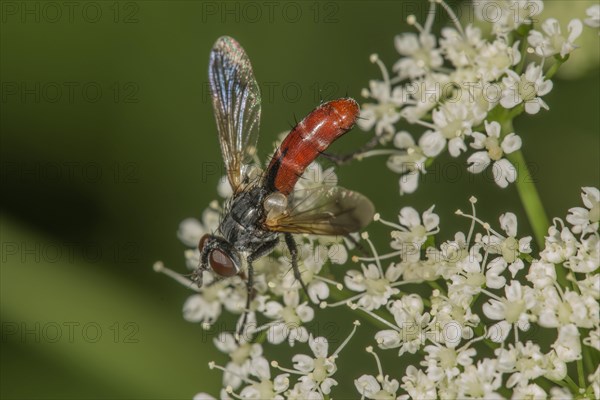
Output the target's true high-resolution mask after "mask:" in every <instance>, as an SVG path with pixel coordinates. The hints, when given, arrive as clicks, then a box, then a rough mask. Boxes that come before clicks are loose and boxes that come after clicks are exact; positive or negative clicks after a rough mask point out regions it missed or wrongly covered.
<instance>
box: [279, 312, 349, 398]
mask: <svg viewBox="0 0 600 400" xmlns="http://www.w3.org/2000/svg"><path fill="white" fill-rule="evenodd" d="M358 325H359V323H358V321H356V322H355V323H354V329H353V330H352V332H351V333H350V335H348V337H347V338H346V339H345V340H344V342H342V344H341V345H340V346H339V347H338V348H337V349H336V350H335V351H334V352H333V353H332V354H331V355H329V343H328V341H327V339H326V338H324V337H322V336H319V337H313V335H310V338H309V339H308V345H309V346H310V349H311V350H312V352H313V355H314V357H312V356H308V355H306V354H296V355H294V356H293V357H292V362H293V363H294V371H291V372H294V373H297V374H300V375H302V376H301V377H300V378H299V381H300V382H301V384H302V388H300V389H299V391H298V392H299V394H302V393H304V394H305V396H307V397H308V398H312V395H310V396H309V395H308V393H312V392H316V393H321V394H325V395H328V394H330V393H331V388H332V387H333V386H335V385H337V384H338V383H337V381H336V380H335V379H333V378H332V376H333V374H335V372H336V371H337V365H336V363H335V360H336V358H337V357H338V354H339V353H340V351H342V350H343V348H344V347H345V346H346V345H347V344H348V343H349V341H350V339H351V338H352V336H354V333H356V328H357V327H358ZM285 371H289V370H287V369H285Z"/></svg>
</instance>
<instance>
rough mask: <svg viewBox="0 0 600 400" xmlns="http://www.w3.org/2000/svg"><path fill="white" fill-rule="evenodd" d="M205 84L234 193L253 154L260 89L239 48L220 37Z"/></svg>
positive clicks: (230, 39) (234, 41)
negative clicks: (209, 93) (207, 87)
mask: <svg viewBox="0 0 600 400" xmlns="http://www.w3.org/2000/svg"><path fill="white" fill-rule="evenodd" d="M208 80H209V83H210V91H211V95H212V102H213V108H214V113H215V119H216V121H217V129H218V131H219V142H220V143H221V153H223V160H224V161H225V166H226V168H227V177H228V178H229V183H230V184H231V187H232V188H233V190H234V192H236V191H237V190H238V189H239V187H240V184H241V183H242V180H243V176H242V175H243V168H244V165H245V164H248V163H249V161H250V159H251V156H252V154H253V153H254V152H255V151H256V141H257V139H258V128H259V124H260V89H259V87H258V83H256V79H255V78H254V74H253V72H252V65H251V64H250V60H249V59H248V56H247V55H246V52H245V51H244V49H243V48H242V46H240V44H239V43H238V42H237V41H236V40H235V39H233V38H231V37H229V36H222V37H220V38H219V39H217V41H216V42H215V45H214V46H213V48H212V51H211V52H210V61H209V64H208Z"/></svg>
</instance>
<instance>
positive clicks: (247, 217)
mask: <svg viewBox="0 0 600 400" xmlns="http://www.w3.org/2000/svg"><path fill="white" fill-rule="evenodd" d="M264 198H265V193H264V191H263V190H262V189H261V188H260V187H254V188H252V189H250V190H247V191H242V192H240V193H237V194H236V195H235V196H234V198H233V199H232V200H231V202H230V205H229V207H228V209H227V212H226V213H225V215H224V216H223V220H222V222H221V225H220V227H219V230H220V232H221V234H222V235H223V237H225V238H226V239H227V240H228V241H229V242H230V243H232V244H234V245H235V246H236V247H238V248H240V249H244V248H245V247H246V246H247V245H248V243H250V242H253V241H255V239H256V238H261V237H263V236H265V233H266V231H264V229H263V228H262V226H263V224H262V223H263V221H264V219H265V211H264V208H263V205H262V204H263V200H264Z"/></svg>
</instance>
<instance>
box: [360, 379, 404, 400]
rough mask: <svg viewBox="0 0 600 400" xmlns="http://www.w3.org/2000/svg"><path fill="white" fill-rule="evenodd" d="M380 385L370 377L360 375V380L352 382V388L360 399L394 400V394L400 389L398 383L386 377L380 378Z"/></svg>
mask: <svg viewBox="0 0 600 400" xmlns="http://www.w3.org/2000/svg"><path fill="white" fill-rule="evenodd" d="M381 378H382V379H381V383H379V382H380V381H378V380H377V379H376V378H375V377H374V376H372V375H361V377H360V378H358V379H355V380H354V386H355V387H356V390H357V391H358V393H360V394H361V396H362V398H367V399H373V400H380V399H395V398H396V392H397V391H398V388H399V387H400V383H399V382H398V381H397V380H395V379H392V380H390V378H389V377H388V376H387V375H386V376H385V377H381Z"/></svg>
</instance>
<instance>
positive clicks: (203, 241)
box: [198, 233, 210, 252]
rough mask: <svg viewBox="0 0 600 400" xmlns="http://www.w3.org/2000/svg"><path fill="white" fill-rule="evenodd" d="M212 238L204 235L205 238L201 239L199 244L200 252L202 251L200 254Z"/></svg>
mask: <svg viewBox="0 0 600 400" xmlns="http://www.w3.org/2000/svg"><path fill="white" fill-rule="evenodd" d="M209 238H210V235H209V234H208V233H206V234H204V236H202V237H201V238H200V241H199V242H198V250H200V252H202V249H203V248H204V245H205V244H206V241H207V240H208V239H209Z"/></svg>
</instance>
